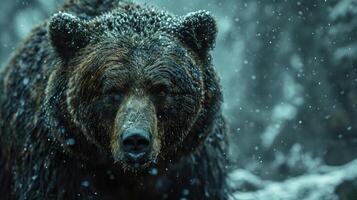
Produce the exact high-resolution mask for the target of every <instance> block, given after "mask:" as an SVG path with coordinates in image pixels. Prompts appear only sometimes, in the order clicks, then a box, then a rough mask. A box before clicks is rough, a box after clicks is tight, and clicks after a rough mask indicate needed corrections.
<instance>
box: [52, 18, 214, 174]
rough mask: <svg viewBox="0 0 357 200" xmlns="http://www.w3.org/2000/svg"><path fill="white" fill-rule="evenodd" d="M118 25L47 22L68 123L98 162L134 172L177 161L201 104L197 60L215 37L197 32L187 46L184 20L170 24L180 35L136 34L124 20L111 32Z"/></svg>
mask: <svg viewBox="0 0 357 200" xmlns="http://www.w3.org/2000/svg"><path fill="white" fill-rule="evenodd" d="M151 12H152V11H151ZM151 14H152V13H151ZM192 16H193V15H190V17H192ZM154 17H158V16H153V18H154ZM161 17H162V16H161ZM166 17H170V16H169V15H167V16H166ZM113 20H114V21H113ZM120 20H122V18H120ZM120 20H119V21H120ZM159 20H160V19H156V21H159ZM190 20H191V18H190ZM154 21H155V20H154ZM170 21H172V19H170ZM117 22H118V20H115V18H114V17H113V18H110V19H108V18H107V17H105V18H104V19H100V18H99V19H95V20H92V21H90V22H84V21H82V20H80V19H79V18H77V17H74V16H71V15H68V14H63V13H61V14H59V15H57V16H55V17H54V18H53V19H52V22H51V23H50V26H49V28H50V39H51V41H52V45H53V46H54V49H55V50H56V51H57V53H58V54H59V56H60V57H61V59H62V60H63V63H66V67H67V69H66V70H67V72H66V73H67V74H68V77H67V78H68V83H67V89H66V95H65V96H66V107H67V110H68V112H69V114H70V116H69V117H70V118H71V121H73V122H74V123H75V124H76V125H77V126H78V127H79V129H80V130H81V132H82V133H83V135H85V137H86V138H87V140H88V141H90V142H92V143H94V144H95V145H96V146H98V148H100V149H101V151H102V152H104V154H105V155H103V156H109V157H111V158H112V159H113V161H114V162H115V163H119V164H120V165H121V166H122V167H123V168H124V169H129V170H134V171H138V170H141V169H144V168H146V167H148V166H150V165H151V164H153V163H157V162H158V161H162V160H165V159H166V158H168V157H170V158H172V157H175V156H176V157H177V156H179V155H175V152H179V151H180V148H182V146H183V141H185V139H186V138H187V137H189V136H190V135H192V134H197V133H195V132H194V130H193V129H194V128H193V127H195V125H196V122H197V120H198V119H199V118H200V115H202V111H203V110H204V109H205V105H204V104H205V103H207V102H206V99H205V98H206V94H205V83H204V81H205V80H204V76H205V74H204V73H205V72H204V70H203V69H202V61H201V59H202V60H203V59H205V58H206V57H205V56H207V55H206V54H207V51H208V50H209V49H208V48H210V47H211V44H209V42H211V43H212V42H213V40H214V36H215V35H212V36H210V35H207V34H203V33H196V34H194V35H193V37H192V38H194V37H197V36H201V37H206V38H202V39H200V38H198V39H196V41H192V38H190V37H191V36H192V34H189V33H190V32H189V31H188V30H190V27H184V26H185V22H186V23H187V24H186V26H190V25H191V24H190V23H188V20H183V21H180V23H179V24H178V25H177V23H178V22H175V25H176V28H175V30H177V31H178V32H179V28H180V26H181V27H182V28H183V29H182V31H183V32H182V34H175V33H174V32H172V31H171V32H169V31H167V30H168V26H163V25H162V24H161V25H160V26H159V25H157V26H158V27H149V28H148V29H146V28H142V29H141V30H138V29H137V27H135V25H133V23H134V22H130V20H129V22H128V21H126V22H125V23H126V24H125V25H123V24H121V25H122V26H124V27H125V26H126V29H125V31H118V29H116V28H113V27H112V26H115V25H116V24H117ZM61 23H62V25H64V26H63V27H61ZM136 23H138V24H140V25H141V26H146V24H145V23H144V22H143V21H140V22H136ZM156 23H158V22H156ZM172 23H173V22H172ZM98 24H101V25H98ZM103 24H104V25H103ZM172 25H173V24H170V26H169V27H171V28H172ZM147 26H149V25H147ZM68 27H69V28H70V29H68V30H66V28H68ZM78 27H82V28H83V27H84V29H83V30H79V29H78ZM110 27H111V28H110ZM177 27H178V28H177ZM206 28H214V29H215V27H206ZM91 29H94V30H96V31H91ZM165 29H166V31H164V30H165ZM192 31H195V30H194V29H192ZM170 33H171V34H170ZM204 33H205V32H204ZM200 34H203V35H200ZM77 37H78V38H77ZM187 37H188V38H189V39H188V40H187V41H183V39H182V38H187ZM208 37H213V39H210V38H208ZM66 41H68V42H69V43H66ZM192 43H194V45H193V44H192ZM205 48H206V49H205ZM192 150H194V149H192ZM169 154H171V155H169Z"/></svg>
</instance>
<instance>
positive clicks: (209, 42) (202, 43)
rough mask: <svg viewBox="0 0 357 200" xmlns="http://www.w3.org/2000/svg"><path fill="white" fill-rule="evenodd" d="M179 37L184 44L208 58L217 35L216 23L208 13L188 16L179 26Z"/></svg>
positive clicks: (202, 56) (195, 13)
mask: <svg viewBox="0 0 357 200" xmlns="http://www.w3.org/2000/svg"><path fill="white" fill-rule="evenodd" d="M178 29H179V30H178V31H179V35H180V39H181V40H182V42H184V43H186V44H187V45H188V46H189V47H190V48H192V49H193V50H194V51H196V52H197V53H198V55H199V56H200V57H201V58H203V59H204V58H206V56H207V54H208V52H209V51H210V50H211V49H212V48H213V47H214V43H215V40H216V35H217V25H216V21H215V20H214V18H213V17H212V15H211V14H210V13H209V12H207V11H197V12H192V13H189V14H187V15H186V16H185V17H184V19H183V21H182V22H181V24H180V25H179V28H178Z"/></svg>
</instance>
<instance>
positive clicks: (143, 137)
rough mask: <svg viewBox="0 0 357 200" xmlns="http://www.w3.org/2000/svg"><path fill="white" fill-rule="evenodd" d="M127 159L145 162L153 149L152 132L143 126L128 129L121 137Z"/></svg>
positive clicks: (134, 161)
mask: <svg viewBox="0 0 357 200" xmlns="http://www.w3.org/2000/svg"><path fill="white" fill-rule="evenodd" d="M121 143H122V145H121V146H122V149H123V152H124V155H125V159H126V160H127V161H128V162H133V163H139V164H142V163H145V162H146V161H147V158H148V155H149V154H150V149H151V146H152V145H151V134H150V132H149V131H147V130H145V129H141V128H129V129H126V130H125V131H124V132H123V134H122V137H121Z"/></svg>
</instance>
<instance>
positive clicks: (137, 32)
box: [0, 0, 228, 199]
mask: <svg viewBox="0 0 357 200" xmlns="http://www.w3.org/2000/svg"><path fill="white" fill-rule="evenodd" d="M61 10H62V11H63V12H67V13H71V14H66V13H61V14H57V15H55V16H54V17H53V18H52V19H51V20H50V21H46V22H44V23H43V24H41V25H40V26H39V27H38V28H36V29H35V30H34V31H33V32H32V34H31V35H30V37H29V39H28V40H27V41H25V42H24V43H23V45H22V46H21V47H20V48H19V50H18V52H17V54H16V55H15V56H14V58H13V59H12V60H11V62H10V63H9V65H8V66H7V67H5V68H4V71H2V72H1V76H0V89H1V91H2V93H1V94H0V109H1V110H0V138H1V141H0V144H1V149H0V150H1V154H0V193H1V194H5V197H4V198H5V199H180V198H187V199H226V198H227V195H228V194H227V193H228V192H227V191H226V190H227V189H226V187H225V176H226V165H227V161H226V158H225V157H226V146H227V144H226V139H225V125H224V120H223V118H222V116H221V111H220V104H221V98H222V95H221V92H220V87H219V84H218V78H217V76H216V74H215V72H214V69H213V66H212V65H211V59H210V55H209V50H210V49H211V48H212V46H213V43H214V38H215V34H216V32H215V31H216V27H215V24H214V21H213V19H212V18H211V17H210V16H209V14H207V13H206V12H198V13H193V14H191V15H188V16H186V17H177V16H173V15H171V14H168V13H166V12H162V11H157V10H155V9H151V8H142V7H140V6H138V5H135V4H131V3H123V2H118V1H116V0H102V1H95V0H83V1H80V0H69V1H67V3H65V5H64V6H63V7H62V8H61ZM127 126H140V127H145V128H146V129H148V130H150V132H151V133H152V137H153V147H152V151H151V152H150V157H149V161H148V162H147V163H145V165H143V166H140V168H133V167H132V166H131V165H129V164H128V163H127V162H126V161H125V159H124V158H123V152H122V150H121V149H122V148H121V146H120V145H121V144H120V142H118V140H119V139H118V138H120V136H121V133H122V131H123V130H124V129H125V127H127Z"/></svg>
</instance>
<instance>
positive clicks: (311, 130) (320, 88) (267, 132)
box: [0, 0, 357, 200]
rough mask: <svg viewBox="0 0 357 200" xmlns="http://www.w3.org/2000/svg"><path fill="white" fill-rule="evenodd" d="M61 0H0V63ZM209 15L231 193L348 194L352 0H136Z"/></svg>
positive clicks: (355, 192) (355, 105)
mask: <svg viewBox="0 0 357 200" xmlns="http://www.w3.org/2000/svg"><path fill="white" fill-rule="evenodd" d="M61 2H62V0H2V1H1V7H0V41H1V48H0V64H1V66H3V65H5V64H6V63H7V62H8V60H9V58H10V55H11V53H13V52H14V50H15V49H16V47H17V46H18V45H19V42H20V41H21V40H23V39H24V38H25V37H26V36H27V35H28V34H29V32H30V31H31V29H32V28H33V27H34V26H35V25H36V24H38V23H39V22H40V21H41V20H43V19H45V18H47V17H48V16H50V15H51V14H53V12H55V10H56V7H57V6H58V5H59V4H60V3H61ZM135 2H139V3H147V4H148V5H154V6H155V7H159V8H163V9H166V10H169V11H170V12H172V13H175V14H179V15H184V14H186V13H187V12H190V11H195V10H200V9H205V10H209V11H211V12H212V13H213V15H214V16H215V17H216V19H217V21H218V25H219V35H218V39H217V43H216V48H215V50H214V52H213V57H214V63H215V67H216V69H217V71H218V73H219V74H220V76H221V79H222V81H221V83H222V87H223V91H224V98H225V103H224V114H225V116H226V118H227V120H228V122H229V127H230V141H231V151H230V157H231V159H232V165H231V166H230V169H231V170H232V173H231V174H230V177H229V180H228V181H229V183H230V186H231V187H232V189H233V190H234V195H233V197H232V199H238V200H239V199H241V200H256V199H257V200H259V199H261V200H266V199H269V200H275V199H276V200H280V199H282V200H302V199H307V200H337V199H342V200H357V160H355V159H357V0H180V1H172V0H151V1H149V0H137V1H135Z"/></svg>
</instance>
